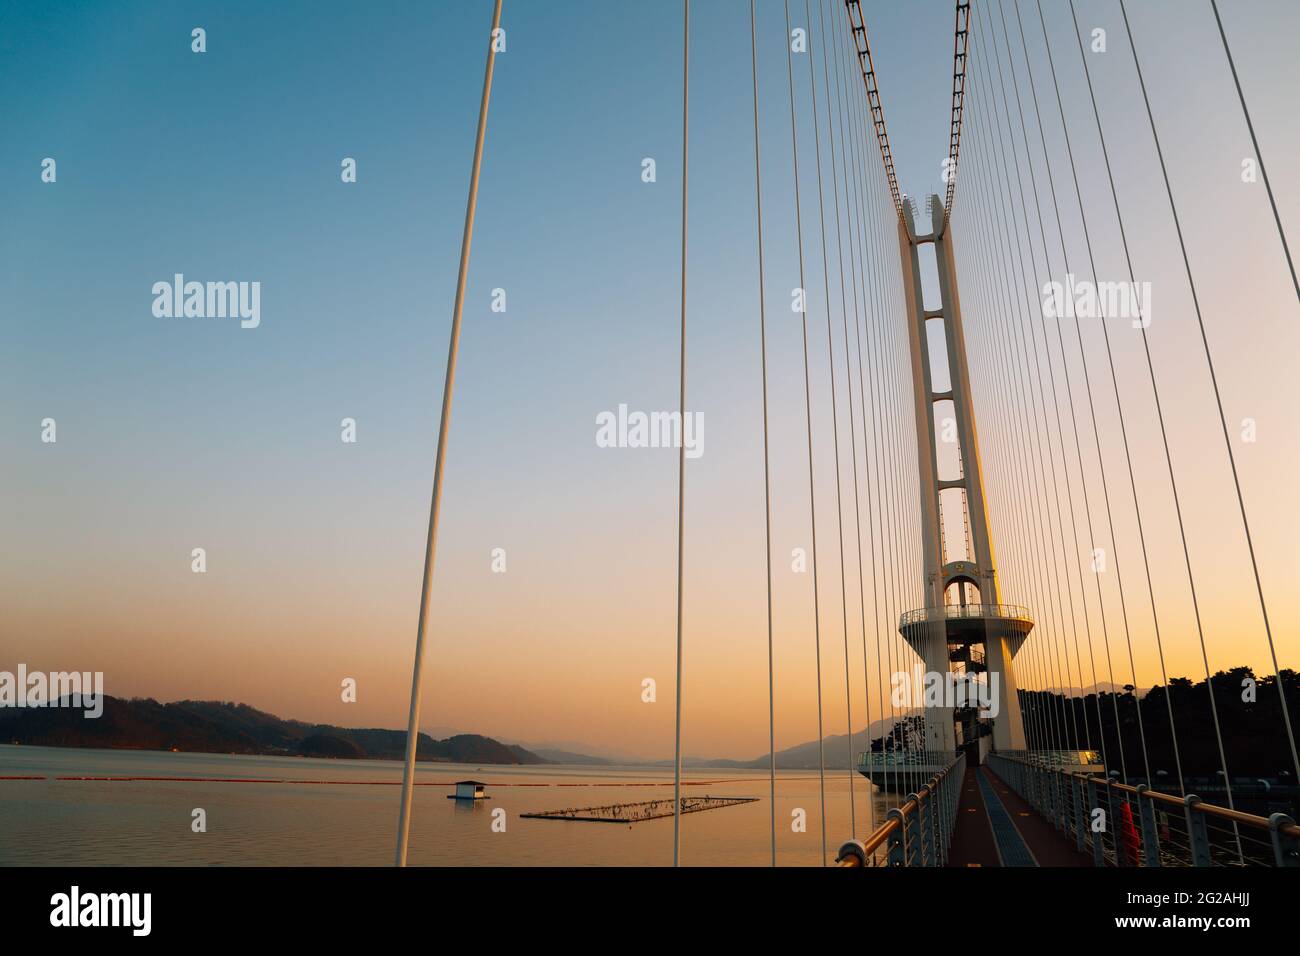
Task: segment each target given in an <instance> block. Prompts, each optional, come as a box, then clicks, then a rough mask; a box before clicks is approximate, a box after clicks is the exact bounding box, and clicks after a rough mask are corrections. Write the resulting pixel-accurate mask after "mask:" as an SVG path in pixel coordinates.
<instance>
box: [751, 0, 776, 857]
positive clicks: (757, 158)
mask: <svg viewBox="0 0 1300 956" xmlns="http://www.w3.org/2000/svg"><path fill="white" fill-rule="evenodd" d="M749 68H750V78H751V79H752V81H753V87H754V206H755V208H756V210H757V213H758V340H759V355H760V357H761V360H762V367H763V529H764V536H765V537H764V543H765V547H766V552H765V553H766V561H767V567H766V570H767V745H768V759H769V767H768V771H769V776H768V799H769V801H770V803H771V815H772V865H773V866H776V678H775V668H774V663H773V653H772V468H771V459H770V456H769V454H768V425H767V299H766V295H765V292H764V288H763V283H764V272H763V172H762V163H761V157H762V149H761V148H760V145H759V136H758V27H757V25H756V24H755V22H754V0H749Z"/></svg>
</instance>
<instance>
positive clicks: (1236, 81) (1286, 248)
mask: <svg viewBox="0 0 1300 956" xmlns="http://www.w3.org/2000/svg"><path fill="white" fill-rule="evenodd" d="M1210 9H1212V10H1213V11H1214V22H1215V24H1216V25H1217V26H1218V28H1219V38H1220V39H1221V40H1223V52H1224V54H1225V55H1226V56H1227V57H1228V69H1230V70H1231V71H1232V83H1233V85H1234V86H1236V87H1237V99H1239V100H1240V101H1241V112H1242V115H1243V116H1245V117H1246V129H1248V130H1249V131H1250V144H1251V146H1252V147H1254V149H1255V159H1256V160H1257V161H1258V162H1259V171H1260V174H1261V175H1263V177H1264V188H1265V189H1266V190H1268V204H1269V206H1271V207H1272V209H1273V221H1274V222H1275V223H1277V237H1278V238H1279V239H1280V240H1282V252H1283V254H1284V255H1285V256H1286V266H1287V268H1288V269H1290V270H1291V285H1292V286H1294V287H1295V297H1296V301H1300V280H1297V279H1296V274H1295V262H1293V261H1292V259H1291V247H1290V245H1288V244H1287V241H1286V231H1285V230H1284V229H1283V228H1282V217H1281V216H1280V215H1279V214H1278V211H1277V200H1276V199H1275V198H1273V184H1272V183H1271V182H1269V179H1268V170H1267V169H1265V168H1264V154H1263V153H1262V152H1260V149H1259V140H1258V139H1257V138H1256V137H1255V124H1254V123H1253V122H1252V121H1251V118H1250V110H1249V109H1247V108H1246V94H1245V93H1243V92H1242V91H1241V80H1240V78H1239V77H1238V76H1237V64H1236V61H1234V60H1233V58H1232V48H1231V47H1229V46H1228V34H1227V33H1225V32H1224V30H1223V20H1222V19H1220V18H1219V4H1218V2H1217V0H1210ZM1273 666H1274V667H1275V668H1276V666H1277V663H1276V661H1275V662H1274V665H1273ZM1288 726H1289V723H1288ZM1291 749H1292V751H1293V752H1294V750H1295V743H1294V740H1293V741H1292V746H1291Z"/></svg>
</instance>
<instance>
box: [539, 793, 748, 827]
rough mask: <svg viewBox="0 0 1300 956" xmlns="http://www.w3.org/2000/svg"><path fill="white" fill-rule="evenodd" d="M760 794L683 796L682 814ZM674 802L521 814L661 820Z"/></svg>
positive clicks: (609, 820) (593, 820)
mask: <svg viewBox="0 0 1300 956" xmlns="http://www.w3.org/2000/svg"><path fill="white" fill-rule="evenodd" d="M757 802H758V797H709V796H704V797H682V808H681V809H682V813H699V812H700V811H702V810H717V809H720V808H722V807H734V806H737V805H739V804H742V803H757ZM673 810H674V807H673V801H672V800H671V799H669V800H641V801H638V802H636V803H611V804H609V805H608V806H603V807H569V808H567V809H564V810H542V811H539V812H537V813H521V814H520V816H521V817H527V818H529V819H533V820H582V821H586V822H588V823H639V822H640V821H642V820H658V819H661V818H663V817H671V816H672V815H673Z"/></svg>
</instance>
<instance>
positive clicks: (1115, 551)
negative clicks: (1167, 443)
mask: <svg viewBox="0 0 1300 956" xmlns="http://www.w3.org/2000/svg"><path fill="white" fill-rule="evenodd" d="M1036 3H1037V6H1038V20H1039V23H1040V24H1041V26H1042V29H1043V46H1044V47H1045V48H1046V50H1047V65H1048V68H1049V69H1050V70H1051V73H1052V89H1053V90H1055V92H1056V108H1057V112H1058V114H1059V116H1060V120H1061V131H1062V134H1063V135H1064V138H1065V152H1066V156H1067V157H1068V158H1069V161H1070V176H1071V178H1072V180H1073V182H1074V196H1075V200H1076V202H1077V204H1078V207H1079V219H1080V222H1081V223H1082V225H1083V242H1084V247H1085V249H1086V250H1087V253H1088V268H1089V270H1090V272H1091V275H1092V281H1093V282H1094V284H1095V283H1096V281H1097V262H1096V259H1095V257H1094V255H1093V250H1092V237H1091V235H1090V234H1089V232H1088V214H1087V211H1086V210H1085V208H1084V202H1083V191H1082V189H1081V188H1080V186H1079V170H1078V166H1077V165H1076V163H1075V160H1074V148H1073V146H1072V145H1071V143H1070V126H1069V124H1068V123H1067V122H1066V119H1065V104H1064V102H1063V101H1062V99H1061V86H1060V83H1059V82H1058V80H1057V73H1056V58H1055V57H1054V56H1053V54H1052V44H1051V42H1050V41H1049V40H1048V36H1047V19H1046V17H1044V15H1043V4H1042V0H1036ZM1056 227H1057V230H1058V231H1060V229H1061V220H1060V211H1059V210H1058V211H1057V220H1056ZM1105 323H1106V315H1105V310H1104V309H1103V310H1102V315H1101V324H1102V328H1103V330H1104V329H1105ZM1074 333H1075V337H1076V339H1077V340H1078V344H1079V357H1080V360H1081V361H1082V363H1083V374H1084V384H1085V385H1086V386H1087V392H1088V412H1089V415H1090V416H1091V419H1092V437H1093V443H1094V445H1095V447H1096V450H1097V462H1098V465H1099V467H1100V468H1101V492H1102V501H1103V504H1104V505H1105V509H1106V525H1107V528H1108V530H1109V533H1110V544H1111V554H1112V557H1113V559H1114V564H1115V578H1116V583H1117V585H1118V587H1119V607H1120V614H1121V618H1122V620H1123V624H1124V643H1125V645H1126V646H1127V648H1128V660H1129V668H1130V670H1131V672H1132V674H1133V687H1134V690H1135V691H1136V689H1137V686H1138V676H1137V663H1136V661H1135V660H1134V657H1133V633H1132V631H1131V629H1130V627H1129V617H1128V603H1127V601H1126V599H1125V593H1124V572H1123V568H1122V566H1121V565H1120V560H1119V541H1118V539H1117V537H1116V535H1115V518H1114V513H1113V512H1112V510H1111V504H1110V479H1109V478H1108V477H1107V475H1106V459H1105V456H1104V455H1103V454H1102V450H1101V433H1100V430H1099V429H1098V427H1097V407H1096V401H1095V399H1094V397H1093V393H1092V381H1091V378H1090V377H1089V375H1088V358H1087V354H1086V350H1085V349H1084V347H1083V331H1082V329H1081V328H1080V323H1079V319H1078V316H1077V315H1076V316H1075V321H1074ZM1108 354H1109V351H1108ZM1116 404H1117V406H1119V411H1120V414H1121V419H1122V415H1123V406H1122V405H1119V403H1118V402H1116ZM1121 430H1123V426H1122V424H1121ZM1125 442H1126V450H1127V435H1125ZM1098 589H1099V590H1100V579H1099V583H1098ZM1103 613H1104V612H1103ZM1103 620H1104V618H1103ZM1113 696H1117V695H1113ZM1135 709H1136V711H1137V723H1138V740H1139V743H1140V744H1141V747H1142V767H1143V771H1144V772H1145V774H1146V779H1147V783H1148V785H1149V784H1150V783H1151V782H1152V780H1151V757H1150V754H1149V752H1148V750H1147V735H1146V725H1145V723H1144V721H1143V719H1142V707H1141V702H1140V701H1139V702H1138V704H1137V707H1136V708H1135ZM1116 715H1117V716H1116V726H1118V725H1119V717H1118V704H1116ZM1120 747H1121V754H1122V752H1123V750H1122V748H1123V741H1122V739H1121V743H1120Z"/></svg>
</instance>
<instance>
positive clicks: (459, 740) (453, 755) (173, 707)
mask: <svg viewBox="0 0 1300 956" xmlns="http://www.w3.org/2000/svg"><path fill="white" fill-rule="evenodd" d="M0 742H4V743H18V744H30V745H36V746H45V747H110V748H117V749H126V750H183V751H196V752H199V753H238V754H279V755H289V756H303V757H346V758H354V759H361V758H373V759H385V760H401V759H403V757H404V756H405V748H406V731H404V730H381V729H357V728H351V727H335V726H333V725H330V724H308V723H304V722H302V721H300V720H285V719H283V718H281V717H276V716H275V715H274V714H268V713H266V712H264V711H260V710H257V709H255V708H253V707H249V706H248V705H247V704H235V703H228V702H225V701H216V700H180V701H176V702H174V703H170V704H160V703H159V702H158V701H156V700H153V699H151V698H133V699H130V700H126V699H123V698H119V697H105V698H104V713H103V715H102V716H100V717H99V718H97V719H94V720H87V719H86V718H85V717H84V716H83V715H82V711H81V710H79V709H71V708H63V707H15V708H3V709H0ZM565 756H572V757H575V758H576V757H579V756H580V755H577V754H573V755H565ZM416 759H418V760H440V761H447V762H452V763H475V764H545V763H554V762H558V761H556V760H553V759H549V758H547V757H545V756H543V755H541V754H536V753H533V752H532V751H530V750H527V749H525V748H523V747H519V746H513V745H508V744H503V743H501V742H500V741H498V740H493V739H492V738H491V737H483V736H480V735H478V734H457V735H455V736H452V737H448V738H446V739H445V740H435V739H434V738H433V737H431V736H429V735H428V734H424V733H422V734H420V740H419V744H418V745H417V748H416ZM592 759H595V758H592ZM565 762H569V761H565Z"/></svg>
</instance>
